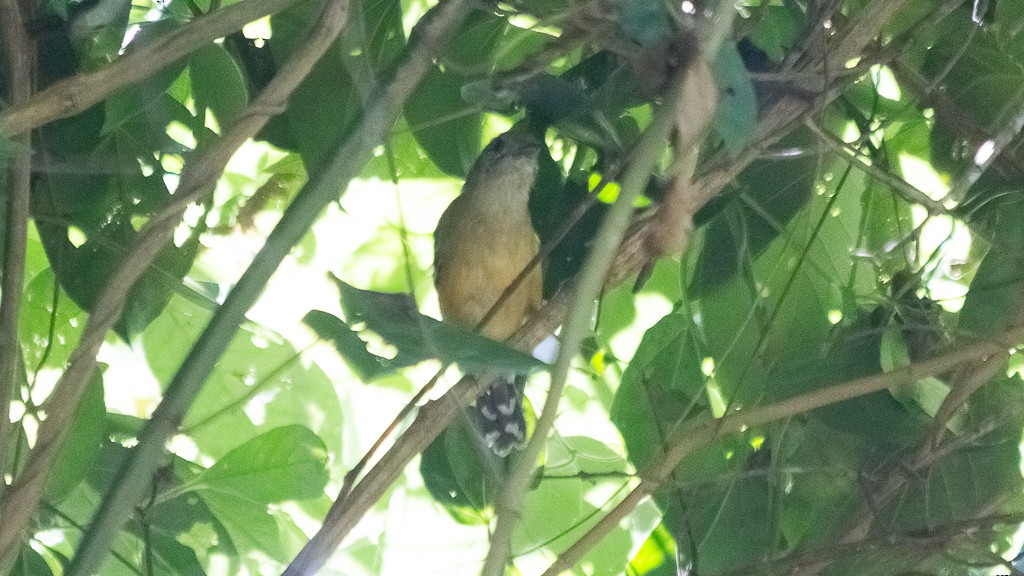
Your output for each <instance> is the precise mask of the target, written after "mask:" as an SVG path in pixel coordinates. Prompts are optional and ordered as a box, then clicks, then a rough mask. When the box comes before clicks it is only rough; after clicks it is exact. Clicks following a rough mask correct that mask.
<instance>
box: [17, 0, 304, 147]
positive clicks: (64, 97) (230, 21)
mask: <svg viewBox="0 0 1024 576" xmlns="http://www.w3.org/2000/svg"><path fill="white" fill-rule="evenodd" d="M295 2H296V0H244V1H243V2H239V3H238V4H235V5H233V6H229V7H227V8H224V9H223V10H218V11H216V12H214V13H212V14H210V15H208V16H203V17H201V18H197V19H196V20H194V21H193V22H191V23H190V24H188V25H187V26H183V27H182V28H179V29H178V30H175V31H174V32H171V33H169V34H167V35H166V36H162V37H160V38H158V39H156V40H154V41H153V42H152V43H150V44H147V45H145V46H142V47H140V49H139V50H137V51H135V52H132V53H130V54H127V55H126V56H125V57H124V58H120V59H118V60H117V61H115V62H113V63H112V64H110V65H109V66H104V67H103V68H100V69H99V70H96V71H95V72H88V73H83V74H78V75H75V76H73V77H71V78H67V79H65V80H61V81H60V82H57V83H56V84H53V85H52V86H50V87H49V88H47V89H46V90H43V91H42V92H40V93H39V94H36V95H35V97H33V98H31V99H28V100H24V101H22V102H20V103H18V104H15V105H14V106H12V107H10V108H8V109H7V110H5V111H4V112H3V113H2V114H0V138H10V137H11V136H17V135H18V134H24V133H26V132H29V131H31V130H33V129H35V128H39V127H40V126H43V125H45V124H47V123H49V122H52V121H54V120H59V119H61V118H67V117H69V116H74V115H75V114H78V113H79V112H82V111H84V110H87V109H88V108H89V107H91V106H92V105H94V104H96V103H97V102H100V101H102V100H104V99H106V98H107V96H110V95H111V94H113V93H114V92H116V91H118V90H120V89H122V88H125V87H127V86H131V85H133V84H137V83H139V82H141V81H143V80H145V79H146V78H148V77H149V76H151V75H153V74H155V73H156V72H157V71H159V70H160V69H162V68H164V67H165V66H166V65H168V64H170V63H172V62H175V61H177V60H179V59H181V58H183V57H185V56H188V55H189V54H191V53H192V52H195V51H196V50H198V49H200V48H202V47H203V46H206V45H207V44H209V43H210V42H213V41H214V40H216V39H217V38H223V37H224V36H227V35H228V34H231V33H232V32H235V31H238V30H241V29H242V26H245V25H246V24H248V23H249V22H252V21H254V20H259V19H260V18H262V17H264V16H267V15H268V14H274V13H276V12H279V11H280V10H283V9H284V8H287V7H288V6H290V5H291V4H293V3H295ZM5 21H6V20H5Z"/></svg>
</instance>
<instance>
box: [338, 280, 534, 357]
mask: <svg viewBox="0 0 1024 576" xmlns="http://www.w3.org/2000/svg"><path fill="white" fill-rule="evenodd" d="M338 285H339V288H340V289H341V305H342V309H343V310H344V311H345V316H346V317H347V318H348V321H349V324H350V325H352V324H356V323H364V324H365V326H366V329H367V330H370V331H371V332H374V333H376V334H378V335H379V336H380V337H381V338H383V339H384V340H385V341H386V342H387V343H389V344H391V345H393V346H394V347H395V348H397V350H398V354H397V356H396V358H400V359H401V360H399V362H402V363H404V362H414V361H419V360H425V359H427V358H439V359H441V360H444V361H446V362H456V363H458V364H459V365H460V366H461V367H462V368H463V370H466V371H472V370H480V369H487V370H507V371H510V372H529V371H531V370H533V369H535V368H537V367H539V366H541V365H542V363H541V362H540V361H539V360H537V359H536V358H534V357H533V356H530V355H529V354H525V353H523V352H520V351H518V350H515V349H512V348H509V347H508V346H506V345H504V344H501V343H499V342H495V341H494V340H491V339H489V338H485V337H483V336H480V335H477V334H474V333H472V332H469V331H467V330H462V329H460V328H456V327H455V326H452V325H450V324H446V323H444V322H441V321H439V320H435V319H434V318H431V317H429V316H424V315H422V314H420V313H419V311H418V310H417V309H416V301H415V300H413V299H412V297H410V296H409V295H407V294H391V293H384V292H373V291H370V290H360V289H358V288H354V287H352V286H349V285H348V284H345V283H344V282H339V283H338Z"/></svg>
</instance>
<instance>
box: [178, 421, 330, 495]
mask: <svg viewBox="0 0 1024 576" xmlns="http://www.w3.org/2000/svg"><path fill="white" fill-rule="evenodd" d="M326 466H327V447H326V446H325V445H324V443H323V441H322V440H320V438H319V437H318V436H317V435H316V434H314V433H313V432H312V431H311V430H310V429H309V428H306V427H305V426H300V425H298V424H294V425H292V426H282V427H281V428H275V429H273V430H271V431H269V432H266V433H264V434H261V435H259V436H257V437H255V438H253V439H252V440H250V441H248V442H246V443H245V444H242V445H241V446H239V447H238V448H235V449H234V450H232V451H230V452H228V453H227V454H225V455H224V456H222V457H221V458H220V459H219V460H217V462H216V463H215V464H214V465H213V466H211V467H210V468H208V469H207V470H206V471H205V472H203V473H202V474H200V475H199V477H198V478H196V480H195V482H196V484H197V485H198V488H197V490H198V491H200V492H201V493H203V494H204V496H205V497H206V498H207V500H208V501H209V500H215V499H216V498H220V497H222V496H224V495H229V494H230V495H233V496H237V497H238V498H241V499H243V500H246V501H248V502H249V503H250V504H271V503H274V502H282V501H284V500H304V499H309V498H316V497H318V496H320V495H321V494H323V491H324V486H325V485H326V484H327V479H328V473H327V468H326Z"/></svg>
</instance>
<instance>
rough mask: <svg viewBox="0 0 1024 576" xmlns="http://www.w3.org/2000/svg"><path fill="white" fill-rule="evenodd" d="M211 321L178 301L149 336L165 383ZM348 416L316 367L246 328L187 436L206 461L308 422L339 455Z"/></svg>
mask: <svg viewBox="0 0 1024 576" xmlns="http://www.w3.org/2000/svg"><path fill="white" fill-rule="evenodd" d="M210 316H211V314H210V312H209V311H208V310H206V309H203V308H200V307H199V306H197V305H195V304H193V303H191V302H188V301H186V300H185V299H184V298H180V297H176V298H173V299H171V302H170V304H169V305H168V306H167V308H165V310H164V312H163V313H162V314H161V315H160V316H159V317H158V318H157V319H156V320H155V321H154V322H153V324H152V325H151V326H150V328H148V329H147V330H146V331H145V332H144V333H143V337H142V345H143V349H144V350H145V352H146V361H147V363H148V364H149V367H150V370H152V371H153V375H154V376H155V377H156V379H157V381H159V382H169V381H170V380H171V378H172V377H173V376H174V374H175V372H176V371H177V370H178V367H179V366H180V365H181V362H182V361H183V360H184V358H185V356H186V354H187V353H188V351H189V350H190V349H191V347H192V345H193V344H194V342H195V341H196V338H198V337H199V335H200V334H201V333H202V331H203V329H204V328H205V327H206V325H207V323H208V322H209V320H210ZM300 391H301V393H300ZM343 414H344V408H343V407H342V406H341V405H340V403H339V402H338V393H337V391H336V390H335V387H334V384H333V383H332V382H331V381H330V379H329V378H328V377H327V376H326V375H325V374H324V372H323V371H322V370H321V369H320V368H319V367H318V366H316V364H306V363H305V362H303V361H301V360H300V357H299V353H298V351H297V350H296V349H295V348H294V347H293V346H292V345H291V344H289V343H288V342H287V341H286V340H284V339H283V338H282V337H281V336H279V335H277V334H275V333H273V332H271V331H269V330H266V329H259V328H257V327H253V326H245V327H243V329H242V330H240V331H239V332H238V333H237V334H236V335H235V337H234V338H232V340H231V343H230V344H229V346H228V349H227V351H226V352H225V353H224V355H223V356H222V357H221V359H220V360H219V361H218V362H217V366H216V367H215V368H214V371H213V373H212V374H211V375H210V378H209V379H208V380H207V382H206V385H205V386H204V387H203V390H202V391H201V392H200V394H199V397H198V398H197V400H196V402H195V403H194V404H193V406H192V408H191V409H190V410H189V413H188V416H187V417H186V418H185V422H184V424H183V426H182V432H183V433H184V434H187V435H188V436H189V437H190V438H192V439H193V440H194V441H195V442H196V444H197V445H199V446H202V447H203V453H204V454H207V455H209V456H210V457H213V458H219V457H221V456H223V455H225V454H227V453H228V452H229V451H231V450H233V449H235V448H236V447H237V446H238V445H239V444H242V443H243V442H246V441H248V440H251V439H252V438H253V437H254V436H257V435H259V434H261V433H264V432H268V431H270V430H273V429H274V428H278V427H281V426H286V425H289V424H294V423H296V422H302V423H304V424H306V425H307V426H308V427H309V428H310V429H311V430H313V431H314V432H315V433H316V434H317V435H319V436H320V437H321V438H323V439H324V441H325V442H326V443H327V445H328V447H329V448H330V451H331V453H333V454H337V453H339V451H340V450H341V419H342V415H343Z"/></svg>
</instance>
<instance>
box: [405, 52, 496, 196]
mask: <svg viewBox="0 0 1024 576" xmlns="http://www.w3.org/2000/svg"><path fill="white" fill-rule="evenodd" d="M464 83H465V78H464V77H462V76H458V75H456V74H452V73H450V72H442V71H441V70H440V69H439V68H436V67H435V68H432V69H431V71H430V72H428V73H427V75H426V76H425V77H424V78H423V81H422V82H420V85H419V86H418V87H417V88H416V91H415V92H414V93H413V95H412V97H411V98H410V99H409V100H408V102H406V105H405V118H406V121H407V122H408V123H409V126H410V128H411V129H412V133H413V136H414V137H415V138H416V142H418V143H419V145H420V146H422V147H423V151H424V152H426V153H427V156H429V157H430V159H431V160H432V161H433V162H434V164H436V165H437V167H438V168H440V169H441V170H442V171H443V172H444V173H446V174H449V175H451V176H455V177H457V178H464V177H465V176H466V174H467V173H468V172H469V167H470V166H472V165H473V161H474V160H475V159H476V156H477V154H478V153H479V152H480V138H481V133H482V122H483V115H482V114H481V113H480V112H477V111H474V110H473V108H471V107H470V106H469V105H468V104H467V103H466V102H464V101H463V100H462V96H461V91H462V85H463V84H464Z"/></svg>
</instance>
